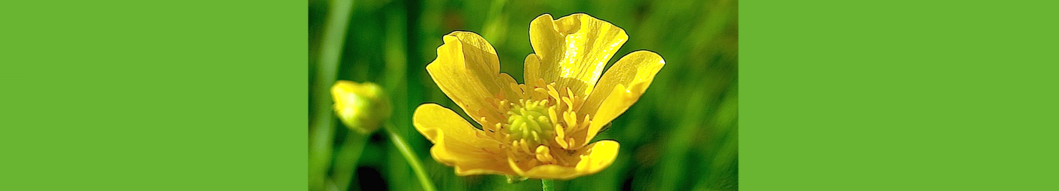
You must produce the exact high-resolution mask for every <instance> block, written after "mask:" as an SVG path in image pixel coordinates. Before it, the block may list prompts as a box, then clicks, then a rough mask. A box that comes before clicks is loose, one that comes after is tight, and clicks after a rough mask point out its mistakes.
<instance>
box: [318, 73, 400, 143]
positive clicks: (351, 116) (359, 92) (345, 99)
mask: <svg viewBox="0 0 1059 191" xmlns="http://www.w3.org/2000/svg"><path fill="white" fill-rule="evenodd" d="M331 97H332V99H334V100H335V114H337V115H338V119H340V120H341V121H342V124H345V125H346V127H348V128H349V129H352V130H355V131H357V132H359V133H361V134H369V133H371V132H375V130H378V129H379V127H381V126H382V123H383V122H384V121H386V119H388V118H390V100H389V99H387V98H386V95H385V93H383V91H382V87H379V85H375V84H374V83H371V82H365V83H357V82H352V81H345V80H339V81H338V82H335V85H333V86H331Z"/></svg>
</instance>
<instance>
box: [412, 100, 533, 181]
mask: <svg viewBox="0 0 1059 191" xmlns="http://www.w3.org/2000/svg"><path fill="white" fill-rule="evenodd" d="M412 121H413V125H414V126H415V128H416V130H417V131H419V133H420V134H423V136H424V137H426V138H427V140H430V141H431V142H433V143H434V146H433V147H431V148H430V155H431V156H432V157H434V159H435V160H437V161H438V162H441V163H443V164H446V165H449V166H454V167H455V168H456V174H458V175H461V176H463V175H473V174H515V172H514V171H512V170H511V168H510V167H509V166H508V164H507V162H506V161H507V159H506V156H505V155H504V154H503V153H504V152H505V151H504V150H502V149H500V145H501V143H500V142H498V141H496V140H494V139H491V138H489V137H488V135H485V133H484V132H483V131H481V130H478V129H477V128H474V126H471V124H469V123H467V121H466V120H464V119H463V118H462V117H460V116H459V114H456V112H453V111H452V110H450V109H448V108H445V107H442V106H441V105H437V104H432V103H428V104H423V105H420V106H419V107H418V108H416V110H415V113H413V114H412Z"/></svg>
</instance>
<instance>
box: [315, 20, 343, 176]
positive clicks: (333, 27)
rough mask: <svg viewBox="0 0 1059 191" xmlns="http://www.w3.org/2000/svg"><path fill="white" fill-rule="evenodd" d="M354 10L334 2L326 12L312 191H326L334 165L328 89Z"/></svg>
mask: <svg viewBox="0 0 1059 191" xmlns="http://www.w3.org/2000/svg"><path fill="white" fill-rule="evenodd" d="M352 7H353V1H352V0H333V1H331V5H330V11H329V12H328V13H327V21H326V22H327V24H326V25H325V26H324V34H323V37H324V39H323V42H321V43H320V57H319V59H320V60H319V61H318V62H317V64H316V65H317V70H316V81H315V82H314V83H313V86H312V88H313V89H312V95H313V99H312V105H311V106H312V109H313V111H315V112H313V114H315V115H314V116H313V121H312V123H311V124H312V127H311V128H309V131H310V133H309V188H310V189H311V190H323V189H324V187H325V185H324V183H325V180H326V179H327V169H328V166H329V165H330V163H331V150H332V148H331V141H332V139H334V116H333V114H332V112H333V110H331V105H332V104H333V103H332V100H331V97H330V95H331V94H330V93H329V90H330V88H331V84H332V83H334V82H335V80H336V76H335V75H336V73H337V71H336V70H337V68H338V61H339V60H340V59H341V56H342V55H341V53H342V45H343V44H345V37H346V30H347V27H349V15H350V10H351V9H352Z"/></svg>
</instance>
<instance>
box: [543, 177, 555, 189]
mask: <svg viewBox="0 0 1059 191" xmlns="http://www.w3.org/2000/svg"><path fill="white" fill-rule="evenodd" d="M541 190H544V191H555V180H551V179H541Z"/></svg>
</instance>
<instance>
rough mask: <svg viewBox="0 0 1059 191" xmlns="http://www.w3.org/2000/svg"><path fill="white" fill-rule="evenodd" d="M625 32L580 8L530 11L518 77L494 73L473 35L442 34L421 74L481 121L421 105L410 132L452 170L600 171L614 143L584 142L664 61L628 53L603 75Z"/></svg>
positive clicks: (560, 175)
mask: <svg viewBox="0 0 1059 191" xmlns="http://www.w3.org/2000/svg"><path fill="white" fill-rule="evenodd" d="M627 39H628V36H627V35H626V34H625V31H624V30H622V29H621V28H618V27H617V26H614V25H612V24H610V23H608V22H606V21H603V20H599V19H596V18H593V17H592V16H589V15H586V14H573V15H569V16H565V17H562V18H559V19H558V20H553V19H552V16H551V15H548V14H544V15H541V16H538V17H537V18H536V19H534V20H533V21H532V22H531V23H530V43H531V44H532V46H533V51H534V54H530V55H529V56H526V61H525V74H523V76H524V77H525V79H524V81H525V83H523V84H519V83H518V82H516V81H515V79H514V78H512V77H511V76H510V75H508V74H506V73H500V63H499V60H498V59H497V55H496V51H495V50H494V49H493V47H492V45H490V44H489V42H486V40H485V39H483V38H482V37H481V36H479V35H478V34H475V33H472V32H463V31H456V32H452V33H449V34H448V35H445V37H444V41H445V44H443V45H441V47H439V48H438V57H437V59H435V60H434V61H433V62H431V63H430V64H429V65H427V71H428V72H429V73H430V76H431V78H433V79H434V82H435V83H437V85H438V87H439V88H441V91H442V92H444V93H445V95H448V97H449V98H450V99H452V101H454V102H456V104H457V105H459V106H460V108H462V109H463V111H464V112H466V113H467V115H468V116H470V117H471V118H473V120H475V121H476V122H478V124H480V125H481V128H480V129H479V128H476V127H474V126H472V125H471V124H470V123H468V122H467V121H466V120H464V119H463V118H462V117H460V115H458V114H456V113H455V112H454V111H452V110H450V109H448V108H445V107H442V106H440V105H437V104H433V103H428V104H423V105H420V106H419V107H418V108H416V110H415V113H414V114H413V117H412V118H413V121H414V125H415V127H416V130H418V131H419V132H420V133H422V134H423V136H425V137H426V138H427V139H429V140H430V141H431V142H433V143H434V146H433V147H432V148H431V149H430V154H431V156H433V157H434V159H436V160H437V161H438V162H441V163H444V164H446V165H449V166H454V167H455V168H456V174H458V175H474V174H503V175H509V176H518V177H526V178H540V179H572V178H575V177H578V176H583V175H588V174H593V173H596V172H599V171H601V170H603V169H604V168H606V167H607V166H610V164H611V163H612V162H614V159H615V158H616V157H617V154H618V142H615V141H612V140H602V141H597V142H595V143H591V144H589V141H591V140H592V138H593V137H595V136H596V133H599V131H600V129H601V128H602V127H604V126H605V125H606V124H608V123H610V121H611V120H613V119H614V118H616V117H618V115H621V113H623V112H625V110H626V109H628V108H629V106H631V105H632V104H633V103H635V102H636V100H638V99H639V98H640V95H642V94H643V93H644V91H645V90H647V87H648V86H649V85H651V80H653V79H654V76H655V74H656V73H658V71H659V70H660V69H662V66H663V65H665V61H663V60H662V57H661V56H659V55H658V54H655V53H654V52H650V51H636V52H632V53H629V54H628V55H626V56H624V57H622V58H621V59H619V60H618V61H617V62H616V63H614V65H613V66H611V68H610V69H609V70H608V71H607V72H606V73H603V67H604V66H605V65H606V64H607V61H609V60H610V58H611V56H613V55H614V53H615V52H616V51H617V50H618V48H620V47H621V46H622V44H624V43H625V41H626V40H627ZM601 73H602V74H603V75H602V77H600V74H601Z"/></svg>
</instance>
